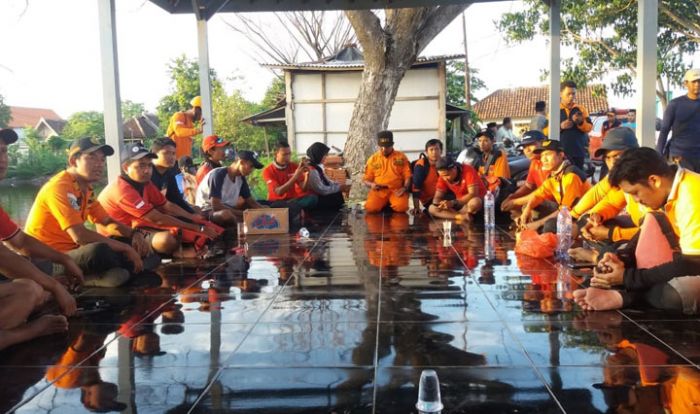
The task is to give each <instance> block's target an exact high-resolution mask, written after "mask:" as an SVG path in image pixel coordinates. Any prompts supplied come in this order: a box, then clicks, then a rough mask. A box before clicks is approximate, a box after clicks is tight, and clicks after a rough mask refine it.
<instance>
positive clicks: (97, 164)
mask: <svg viewBox="0 0 700 414" xmlns="http://www.w3.org/2000/svg"><path fill="white" fill-rule="evenodd" d="M112 154H114V149H113V148H112V147H110V146H109V145H103V144H99V143H97V142H94V141H93V140H92V139H90V138H81V139H78V140H76V141H75V142H73V144H72V145H71V147H70V149H69V152H68V168H67V169H66V170H65V171H62V172H60V173H58V174H56V175H55V176H53V177H52V178H51V179H50V180H49V181H48V182H47V183H46V184H44V186H43V187H41V190H39V193H38V194H37V196H36V199H35V200H34V204H33V205H32V208H31V210H30V211H29V216H28V218H27V223H26V224H25V231H26V232H27V234H29V235H30V236H32V237H34V238H36V239H38V240H39V241H41V242H43V243H44V244H47V245H49V246H51V247H52V248H54V249H56V250H58V251H61V252H64V253H66V254H67V255H69V256H70V257H71V258H72V259H73V260H75V262H76V263H77V264H78V266H80V268H81V269H82V270H83V273H85V284H86V285H88V286H102V287H116V286H120V285H122V284H124V283H126V282H127V281H128V280H129V279H130V278H131V273H130V271H134V272H136V273H139V272H141V271H142V270H143V261H142V260H141V254H139V252H137V251H136V249H138V250H139V251H140V252H141V253H143V254H144V255H145V253H146V251H144V249H143V246H144V243H143V238H141V237H139V236H138V235H135V236H134V237H132V243H133V246H135V247H132V246H131V245H129V244H127V243H123V242H121V241H118V240H114V239H111V238H109V237H105V236H103V235H101V234H99V233H97V232H96V231H93V230H90V229H88V228H87V227H85V221H86V220H88V219H89V220H90V221H91V222H92V223H95V224H100V225H101V226H103V227H105V228H109V229H110V234H122V235H124V236H125V237H131V236H132V234H131V233H132V231H131V228H129V227H127V226H124V225H122V224H120V223H118V222H115V221H114V220H112V219H111V218H110V217H109V215H107V213H106V212H105V211H104V209H103V208H102V206H101V205H100V203H99V202H98V201H97V200H96V199H95V196H94V192H93V189H92V184H94V183H96V182H98V181H99V180H100V179H101V178H102V173H103V172H104V168H105V158H106V157H108V156H110V155H112Z"/></svg>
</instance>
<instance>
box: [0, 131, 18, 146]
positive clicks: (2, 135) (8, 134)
mask: <svg viewBox="0 0 700 414" xmlns="http://www.w3.org/2000/svg"><path fill="white" fill-rule="evenodd" d="M0 139H1V140H3V141H5V144H6V145H10V144H14V143H15V142H17V140H18V139H19V137H18V136H17V133H16V132H15V130H14V129H11V128H4V129H0Z"/></svg>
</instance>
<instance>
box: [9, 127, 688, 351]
mask: <svg viewBox="0 0 700 414" xmlns="http://www.w3.org/2000/svg"><path fill="white" fill-rule="evenodd" d="M0 138H1V139H0V178H2V177H4V175H5V172H6V170H7V165H8V151H7V147H8V146H9V145H10V144H12V143H14V142H15V141H16V140H17V135H16V134H15V133H14V132H13V131H12V130H9V129H8V130H2V131H1V134H0ZM477 139H478V148H476V149H475V150H474V151H473V153H471V154H468V155H467V156H466V157H463V159H462V160H453V159H452V158H450V157H449V156H443V152H442V151H443V147H442V142H441V141H439V140H437V139H432V140H429V141H428V142H427V143H426V145H425V153H424V154H421V156H420V158H419V159H418V160H417V161H415V162H414V163H411V162H409V160H408V158H407V157H406V155H404V154H403V153H401V152H400V151H397V150H395V149H394V137H393V134H392V133H391V131H381V132H379V133H378V135H377V140H378V141H377V143H378V146H379V147H380V148H379V150H378V151H377V152H376V153H374V154H373V155H372V156H371V157H369V159H368V160H367V163H366V167H365V171H364V175H363V177H362V184H364V185H365V186H366V187H367V188H368V189H369V192H368V195H367V200H366V202H365V206H364V208H365V211H366V213H368V214H375V213H380V212H382V211H385V210H388V211H391V212H395V213H402V214H405V213H406V212H407V211H408V210H409V201H410V200H409V199H410V198H411V197H412V199H413V213H414V214H426V213H427V214H429V215H432V216H434V217H436V218H439V219H448V220H457V221H464V222H470V221H473V220H474V219H476V218H478V217H481V216H482V214H480V212H481V211H482V210H483V200H484V197H485V196H486V194H487V193H488V192H491V193H492V194H493V195H494V198H495V199H496V200H498V206H499V207H500V210H501V211H502V212H509V213H511V214H512V216H513V217H514V218H515V219H516V222H518V224H519V225H520V226H521V227H528V228H530V229H536V230H538V231H540V232H555V231H556V217H557V214H558V211H559V210H560V209H561V208H562V207H564V206H566V207H567V208H568V209H569V210H570V211H571V215H572V217H573V218H574V219H575V220H577V225H576V226H575V228H574V237H577V236H581V237H583V239H584V240H586V243H585V245H586V246H587V248H577V249H573V250H572V251H571V255H572V257H573V258H574V259H578V260H582V261H586V262H592V263H597V264H598V267H597V268H596V271H595V272H594V277H593V278H592V281H591V287H588V288H585V289H581V290H579V291H577V292H576V293H575V295H574V296H575V300H576V301H577V302H578V303H579V305H580V306H581V307H583V308H585V309H593V310H603V309H614V308H620V307H623V306H629V305H632V304H636V303H646V304H650V305H652V306H654V307H657V308H662V309H674V310H680V311H683V312H686V313H697V312H698V298H700V277H697V276H695V274H698V273H699V270H700V261H699V260H698V258H699V257H700V205H699V204H700V201H699V200H698V199H697V197H696V196H695V194H697V190H698V189H700V175H698V174H696V173H693V172H690V171H688V170H685V169H683V168H681V167H679V166H676V165H671V164H669V163H668V162H667V161H666V160H665V159H664V158H663V157H662V156H661V155H659V154H658V153H657V152H656V151H654V150H653V149H648V148H639V147H638V144H637V142H638V141H637V139H636V137H635V135H634V131H632V130H631V129H629V128H626V127H618V128H614V129H612V130H610V131H608V133H607V135H606V138H605V141H604V142H603V144H602V146H601V147H600V149H599V150H598V151H597V152H596V156H602V158H603V159H604V161H605V163H606V165H607V166H608V168H609V170H610V173H609V174H608V175H607V176H606V177H604V178H603V179H602V180H600V181H599V182H598V183H597V184H595V185H594V186H592V187H591V184H590V183H589V179H588V177H586V175H585V174H584V173H583V172H582V171H581V170H580V169H579V168H578V167H577V166H575V165H572V163H571V162H570V161H569V160H567V157H566V155H565V153H564V149H563V146H562V144H561V143H560V142H559V141H555V140H548V139H546V137H545V136H544V135H543V134H542V133H541V132H539V131H529V132H527V133H526V134H525V135H524V136H523V139H522V141H521V143H520V147H521V148H522V151H523V153H524V154H525V156H527V157H528V158H529V159H530V161H531V162H530V167H529V171H528V175H527V178H526V179H525V181H524V182H522V183H518V184H519V185H517V186H516V184H515V183H513V182H512V181H511V180H510V171H509V168H508V157H507V155H506V153H505V152H504V151H503V150H501V149H499V148H498V147H497V146H496V145H495V143H494V135H493V134H492V133H491V132H490V131H483V132H480V133H479V134H478V136H477ZM202 149H203V152H204V153H206V156H205V163H204V164H203V165H202V166H201V167H200V169H199V171H197V173H196V174H195V176H194V177H188V175H189V174H187V173H185V174H182V173H181V170H182V171H185V172H187V171H188V170H189V171H191V169H192V167H193V166H192V162H191V159H190V160H187V159H181V160H180V166H179V167H178V165H177V162H176V144H175V142H174V141H172V140H171V139H169V138H161V139H157V140H155V142H154V143H153V144H152V146H151V148H150V149H148V148H146V147H144V146H143V145H142V144H140V143H135V144H130V145H128V146H127V147H126V148H124V149H123V151H122V152H121V159H120V162H121V175H120V176H119V177H118V178H117V179H116V180H113V181H112V182H111V183H110V184H109V185H108V186H107V187H106V188H104V189H103V190H102V192H101V193H100V194H99V195H97V194H95V192H94V190H93V185H94V184H95V183H96V182H98V181H99V180H100V179H102V176H103V173H104V168H105V160H106V158H107V157H109V156H112V155H113V154H114V149H113V148H112V147H110V146H109V145H104V144H100V143H98V142H95V141H93V140H92V139H89V138H82V139H78V140H76V141H75V142H73V143H72V145H71V146H70V148H69V152H68V167H67V168H66V169H65V170H64V171H61V172H60V173H58V174H56V175H55V176H54V177H52V178H51V179H50V180H49V181H48V182H47V183H46V184H45V185H44V186H43V187H42V188H41V190H40V191H39V193H38V194H37V196H36V199H35V202H34V204H33V206H32V208H31V210H30V212H29V215H28V217H27V220H26V224H25V227H24V231H22V230H20V229H19V228H18V227H17V225H15V224H14V223H13V222H12V221H11V220H10V219H9V217H8V216H7V214H5V213H4V212H3V211H2V210H0V241H2V242H4V244H0V256H2V260H0V263H2V264H0V273H1V274H2V275H4V276H5V277H8V278H11V279H12V278H15V279H17V283H0V296H2V297H4V299H3V303H5V304H6V306H4V307H3V309H4V310H3V311H1V312H3V315H6V314H7V317H3V318H0V321H2V322H0V349H2V348H3V347H6V346H8V345H9V344H12V343H15V342H17V341H20V340H25V339H27V338H28V337H32V336H36V335H37V334H38V333H39V332H42V333H48V332H51V331H55V330H62V329H65V327H66V320H65V318H62V317H53V318H49V319H46V318H44V319H42V320H40V321H38V322H36V321H35V322H33V324H27V323H26V320H27V317H28V316H29V314H30V313H31V312H32V311H33V310H34V309H35V308H36V307H37V306H39V305H40V304H41V303H43V302H45V301H46V300H47V299H48V298H49V297H50V296H53V298H54V299H55V300H56V301H57V302H58V303H59V305H60V307H61V309H62V311H63V313H64V314H65V315H66V316H70V315H71V314H72V313H74V312H75V301H74V299H73V298H72V296H71V295H70V294H69V293H68V290H67V289H66V286H71V285H77V284H82V285H85V286H97V287H116V286H121V285H123V284H125V283H126V282H127V281H129V280H130V279H131V278H132V277H133V275H134V274H137V273H139V272H141V271H142V270H143V269H144V262H146V266H148V262H149V259H150V258H152V257H156V258H157V259H158V261H159V255H166V256H168V255H169V256H173V257H183V258H187V257H190V258H193V257H198V256H199V257H201V256H202V255H203V252H206V251H207V246H210V245H211V242H212V241H213V240H216V239H217V238H220V237H221V235H222V233H223V232H224V231H225V229H227V228H231V227H233V228H235V226H236V223H239V222H241V220H242V218H243V211H244V210H245V209H247V208H263V207H285V208H288V209H289V211H290V216H292V215H296V214H299V213H301V212H302V211H306V212H313V211H322V210H331V211H338V210H339V209H340V208H341V207H342V206H343V205H344V202H345V200H344V197H343V193H344V192H346V191H348V189H349V184H342V185H341V184H338V183H337V182H335V181H333V180H331V179H329V178H328V176H327V175H326V173H325V172H324V168H323V164H324V159H325V158H326V156H327V155H328V153H329V151H330V149H329V147H328V146H326V145H325V144H323V143H320V142H317V143H314V144H313V145H311V146H310V147H309V148H308V150H307V152H306V157H303V158H302V159H301V160H300V162H299V163H295V162H292V161H291V155H292V153H291V148H290V146H289V144H287V143H286V142H279V143H277V144H276V146H275V148H274V161H273V162H272V163H271V164H270V165H269V166H267V167H265V168H264V170H263V171H262V177H263V179H264V180H265V182H266V184H267V187H268V199H267V200H256V199H255V198H254V197H253V195H252V193H251V190H250V188H249V186H248V182H247V180H246V177H247V176H249V175H250V174H251V173H252V172H253V170H254V169H263V167H264V166H263V165H262V164H261V163H260V161H259V160H258V158H257V154H256V153H254V152H252V151H246V150H239V151H237V152H236V156H235V160H234V161H233V162H231V163H230V164H229V165H227V166H226V165H223V162H224V161H225V160H226V153H227V150H228V149H229V143H228V142H227V141H226V140H224V139H222V138H220V137H217V136H209V137H206V138H205V139H204V140H203V146H202ZM460 161H463V162H460ZM188 183H189V185H188ZM192 186H195V187H194V188H192ZM187 187H190V188H189V192H188V191H186V189H187ZM188 199H189V201H188ZM192 200H194V203H192ZM86 222H90V223H92V224H93V225H94V227H92V226H88V225H86ZM645 226H646V227H647V228H648V229H647V228H645ZM662 236H663V237H662ZM660 239H662V240H660ZM662 241H663V242H665V243H666V244H667V245H668V249H666V250H667V251H668V253H667V254H666V255H665V256H663V257H661V258H659V260H658V261H657V262H653V261H652V262H650V261H649V260H646V259H648V257H642V258H641V260H640V258H639V257H635V254H634V248H636V249H637V250H639V249H641V248H643V247H645V246H647V247H648V246H650V245H656V246H658V244H659V243H660V242H662ZM655 243H656V244H655ZM6 246H9V247H11V249H10V248H8V247H6ZM630 246H631V247H630ZM13 250H14V251H13ZM630 251H632V253H631V254H630ZM15 252H19V253H21V255H22V256H18V255H17V254H16V253H15ZM637 256H639V255H637ZM26 257H28V258H29V259H31V260H26V259H25V258H26ZM635 259H636V260H635ZM54 274H55V275H60V274H62V275H65V277H66V278H67V280H65V281H64V282H65V283H59V282H57V279H55V278H53V277H52V275H54ZM612 287H618V289H611V288H612ZM37 323H39V325H37Z"/></svg>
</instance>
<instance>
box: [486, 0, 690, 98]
mask: <svg viewBox="0 0 700 414" xmlns="http://www.w3.org/2000/svg"><path fill="white" fill-rule="evenodd" d="M523 3H524V6H525V7H524V9H523V10H522V11H518V12H514V13H506V14H504V15H503V17H502V19H501V21H500V22H499V23H498V27H499V28H500V30H501V31H502V32H503V33H504V36H505V38H506V40H507V41H509V42H516V43H517V42H522V41H525V40H530V39H532V38H533V37H534V36H535V35H537V34H546V33H548V27H549V17H548V9H547V6H546V5H545V2H542V1H540V0H524V2H523ZM689 3H693V2H688V1H687V0H660V1H659V5H660V9H661V10H662V13H660V14H659V30H658V33H657V39H658V41H657V58H658V60H657V62H658V63H657V66H658V68H657V73H658V76H657V82H656V84H657V90H656V94H657V96H658V98H659V99H660V100H661V102H662V104H663V105H664V106H665V105H666V104H667V98H666V95H667V94H666V92H667V91H668V90H669V89H670V87H671V86H679V85H680V82H681V80H682V77H683V73H684V71H685V70H686V69H687V68H686V66H685V62H686V61H687V57H689V56H691V55H692V54H693V53H695V52H696V51H697V50H698V43H697V38H693V37H692V36H689V35H688V33H687V30H684V29H683V27H681V26H680V25H678V24H677V23H676V22H674V20H673V19H672V18H671V17H670V15H669V13H664V12H663V10H664V9H666V10H671V11H675V12H679V13H685V12H684V10H686V9H687V8H688V7H689V6H688V4H689ZM696 7H697V6H696ZM689 18H690V19H692V20H694V21H696V22H700V16H699V15H698V14H697V13H695V14H694V15H691V16H690V17H689ZM561 27H562V31H561V41H562V44H564V45H566V46H572V47H574V48H575V50H576V51H577V57H576V58H575V59H573V60H571V61H569V62H565V67H564V69H563V74H564V76H567V74H569V75H571V76H573V77H575V78H577V79H578V80H579V82H582V83H584V82H589V81H592V80H596V79H601V78H602V77H603V76H604V75H607V74H610V73H612V74H614V76H615V80H614V81H613V82H612V84H611V85H610V86H611V89H612V90H613V91H614V92H615V93H617V94H620V95H623V96H629V95H631V94H633V93H634V91H635V90H634V78H635V76H636V65H637V2H636V1H630V0H589V1H579V0H562V4H561Z"/></svg>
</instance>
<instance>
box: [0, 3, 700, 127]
mask: <svg viewBox="0 0 700 414" xmlns="http://www.w3.org/2000/svg"><path fill="white" fill-rule="evenodd" d="M96 3H97V2H95V1H94V0H71V1H56V0H29V2H28V6H27V5H26V3H25V0H2V1H0V38H1V39H3V42H2V43H1V44H0V94H2V95H3V96H4V97H5V102H6V103H7V104H9V105H13V106H29V107H39V108H50V109H53V110H55V111H56V112H57V113H58V114H59V115H61V116H63V117H64V118H67V117H68V116H69V115H70V114H72V113H74V112H77V111H88V110H97V111H102V107H103V98H102V80H101V66H100V65H101V63H100V50H99V32H98V29H99V27H98V19H97V4H96ZM519 7H521V2H518V1H510V2H509V1H506V2H495V3H480V4H475V5H473V6H471V7H470V8H469V9H468V10H467V36H468V45H469V61H470V64H471V65H472V66H473V67H475V68H477V69H479V71H480V73H479V77H480V78H481V79H483V80H484V81H485V83H486V86H487V89H486V90H483V91H480V92H479V93H478V94H477V97H479V98H483V97H484V96H486V95H487V94H488V93H490V92H492V91H494V90H497V89H500V88H508V87H517V86H535V85H540V84H542V83H543V82H542V81H540V72H541V70H542V69H544V68H546V67H547V66H548V50H549V47H548V44H547V41H546V39H544V38H537V39H535V40H533V41H531V42H526V43H521V44H517V45H509V44H507V43H506V42H505V41H504V40H503V38H502V35H501V34H500V33H499V32H498V31H497V29H496V26H495V23H494V21H496V20H498V19H499V17H500V16H501V15H502V14H503V13H507V12H509V11H515V10H517V9H518V8H519ZM116 12H117V16H116V21H117V44H118V58H119V71H120V83H121V97H122V100H127V99H128V100H131V101H134V102H140V103H143V104H145V106H146V109H147V110H150V111H154V110H155V108H156V105H157V103H158V101H159V99H160V98H161V97H162V96H164V95H167V94H168V93H170V88H171V86H170V85H169V79H168V75H167V66H168V62H170V61H171V60H172V59H174V58H176V57H178V56H180V55H183V54H184V55H186V56H187V57H189V58H196V57H197V35H196V22H195V19H194V17H193V16H192V15H170V14H168V13H167V12H165V11H164V10H162V9H160V8H159V7H157V6H155V5H153V4H152V3H150V2H149V1H147V0H119V1H117V2H116ZM258 15H262V18H263V19H270V17H271V16H269V14H260V13H259V14H258ZM226 21H229V22H233V18H232V17H231V16H230V15H228V16H227V15H225V14H222V15H218V16H215V17H214V18H212V19H211V20H210V22H209V57H210V65H211V67H212V68H214V69H215V70H216V71H217V73H218V75H219V78H220V79H222V80H223V81H224V85H225V87H226V88H227V90H228V91H231V90H232V89H239V90H241V91H242V92H243V94H244V96H246V98H248V99H249V100H252V101H259V100H261V99H262V97H263V94H264V92H265V89H266V87H267V86H268V85H269V83H270V82H271V80H272V79H273V74H272V73H271V72H270V71H269V70H267V69H264V68H261V67H260V66H259V65H258V63H257V62H256V61H255V58H254V56H255V55H256V54H255V53H254V51H253V50H252V48H253V46H252V45H251V44H250V43H249V42H248V41H247V40H246V39H245V38H244V37H243V36H242V35H240V34H238V33H236V32H235V31H234V30H233V29H231V28H230V27H229V26H228V25H227V24H226ZM463 50H464V47H463V43H462V22H461V19H460V18H457V19H455V21H453V22H452V24H450V25H449V26H448V27H446V28H445V30H444V31H443V32H442V33H441V34H440V35H438V36H437V37H436V38H435V40H434V41H433V42H432V43H431V44H430V45H429V46H428V47H427V48H426V50H425V51H424V52H423V55H426V56H434V55H441V54H457V53H462V52H463ZM572 54H573V51H572V50H566V49H564V50H562V57H563V58H565V57H567V56H571V55H572ZM696 60H698V62H696V63H700V59H696ZM609 101H610V104H611V105H612V106H616V107H624V106H630V107H631V106H633V105H634V99H633V98H619V97H614V96H610V97H609Z"/></svg>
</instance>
